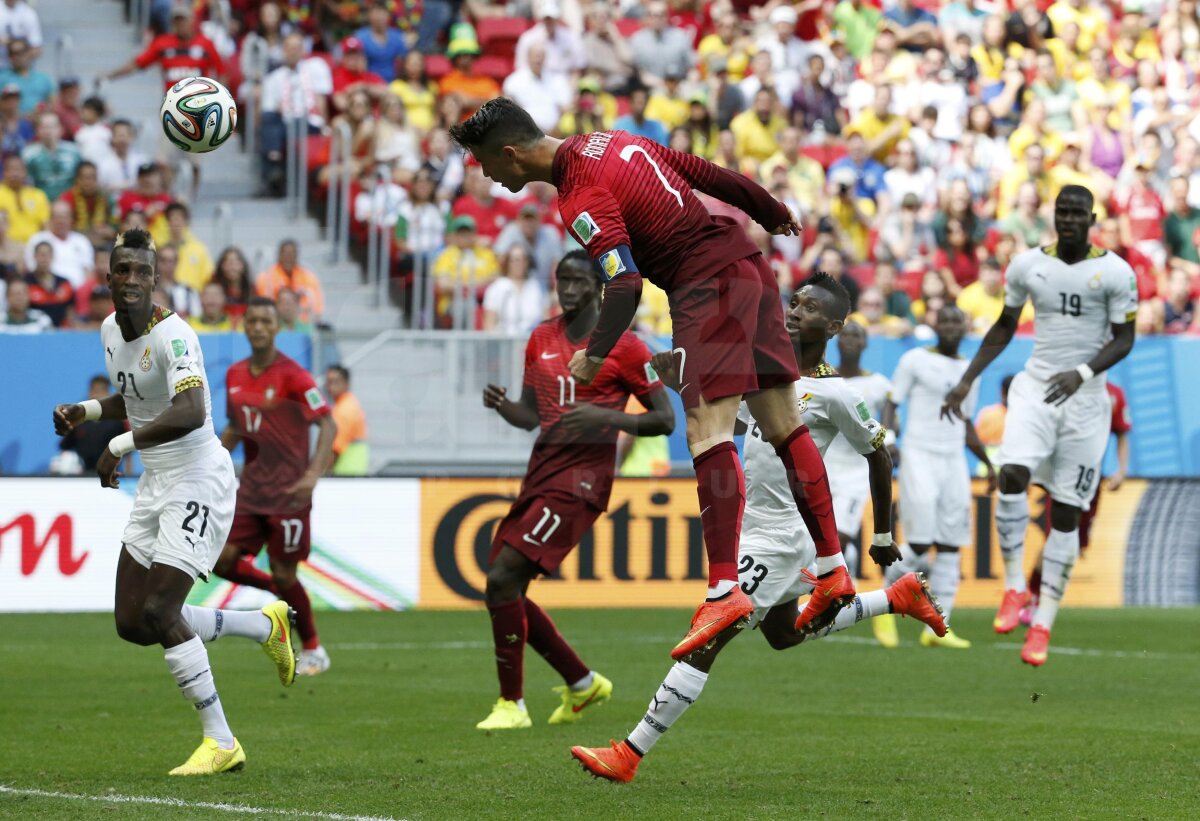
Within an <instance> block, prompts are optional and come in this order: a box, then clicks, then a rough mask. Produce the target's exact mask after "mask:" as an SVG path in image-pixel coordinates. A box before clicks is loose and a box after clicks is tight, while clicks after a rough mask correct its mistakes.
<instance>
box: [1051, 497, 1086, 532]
mask: <svg viewBox="0 0 1200 821" xmlns="http://www.w3.org/2000/svg"><path fill="white" fill-rule="evenodd" d="M1082 513H1083V511H1081V510H1080V509H1079V508H1077V507H1072V506H1071V505H1064V504H1060V503H1058V502H1055V503H1054V507H1053V508H1051V510H1050V527H1052V528H1054V529H1055V530H1060V531H1062V532H1064V533H1070V532H1071V531H1072V530H1078V529H1079V518H1080V515H1081V514H1082Z"/></svg>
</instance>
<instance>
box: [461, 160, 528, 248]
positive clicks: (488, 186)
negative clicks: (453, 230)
mask: <svg viewBox="0 0 1200 821" xmlns="http://www.w3.org/2000/svg"><path fill="white" fill-rule="evenodd" d="M517 211H518V206H517V203H516V202H515V201H514V200H508V199H498V198H497V197H496V194H495V183H493V182H492V181H491V180H489V179H488V178H487V177H485V176H484V175H483V170H482V169H480V168H479V166H472V167H471V168H470V169H469V170H468V171H467V177H466V180H465V181H464V182H463V195H462V196H461V197H459V198H458V199H457V200H455V201H454V208H453V209H452V212H453V214H454V216H456V217H459V216H468V217H470V218H471V220H472V223H473V230H477V231H478V232H479V235H480V236H481V237H483V238H484V239H486V240H488V241H489V242H495V241H496V239H497V238H499V236H500V231H501V230H502V229H503V228H504V226H505V225H507V224H508V223H509V222H511V221H512V220H513V218H514V217H516V215H517Z"/></svg>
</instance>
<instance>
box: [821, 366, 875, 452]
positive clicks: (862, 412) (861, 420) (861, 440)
mask: <svg viewBox="0 0 1200 821" xmlns="http://www.w3.org/2000/svg"><path fill="white" fill-rule="evenodd" d="M829 414H830V421H831V422H833V424H834V425H836V426H837V429H838V433H840V434H841V435H842V436H845V437H846V441H848V442H849V443H850V446H851V447H852V448H854V449H855V450H856V451H858V452H859V453H861V454H863V455H864V456H866V455H867V454H869V453H874V452H875V451H876V450H878V449H879V447H880V446H881V445H882V444H883V437H884V434H885V431H884V429H883V425H881V424H879V422H878V421H877V420H876V419H874V418H873V417H872V416H871V411H870V409H869V408H868V407H867V400H865V399H863V396H862V394H861V393H859V392H858V391H857V390H855V389H854V388H853V387H852V386H850V385H845V384H843V386H842V390H841V391H840V392H839V393H838V396H837V399H836V400H835V401H833V402H831V403H830V405H829Z"/></svg>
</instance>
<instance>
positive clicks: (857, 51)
mask: <svg viewBox="0 0 1200 821" xmlns="http://www.w3.org/2000/svg"><path fill="white" fill-rule="evenodd" d="M882 17H883V15H882V14H880V12H879V9H877V8H875V7H874V6H872V5H870V4H869V3H865V2H863V0H841V2H839V3H838V4H837V5H836V6H835V7H834V9H833V25H834V27H835V28H836V29H837V30H838V31H840V32H841V33H842V35H843V36H844V37H845V38H846V50H847V51H849V52H850V55H851V56H852V57H854V59H856V60H862V59H864V58H865V57H866V56H867V55H868V54H870V53H871V49H872V48H874V46H875V35H876V32H878V31H879V23H880V20H881V18H882Z"/></svg>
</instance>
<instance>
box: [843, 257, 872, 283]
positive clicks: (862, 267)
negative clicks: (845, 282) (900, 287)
mask: <svg viewBox="0 0 1200 821" xmlns="http://www.w3.org/2000/svg"><path fill="white" fill-rule="evenodd" d="M846 273H848V274H849V275H850V277H851V279H853V280H854V281H855V282H857V283H858V284H859V285H861V286H862V287H864V288H869V287H870V286H872V285H874V284H875V266H874V265H871V264H869V263H866V262H860V263H859V264H858V265H851V266H850V269H849V270H848V271H847V272H846Z"/></svg>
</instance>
